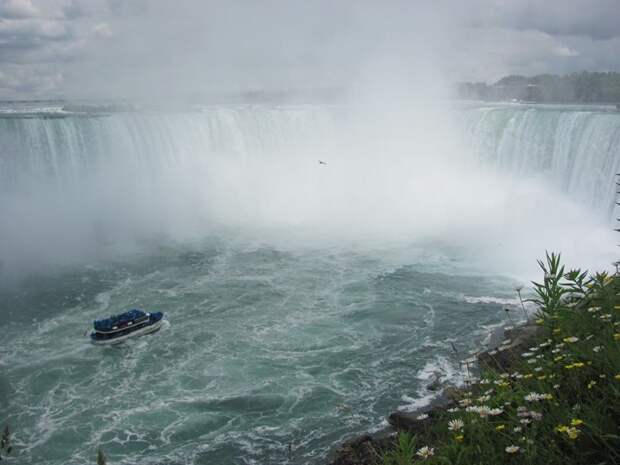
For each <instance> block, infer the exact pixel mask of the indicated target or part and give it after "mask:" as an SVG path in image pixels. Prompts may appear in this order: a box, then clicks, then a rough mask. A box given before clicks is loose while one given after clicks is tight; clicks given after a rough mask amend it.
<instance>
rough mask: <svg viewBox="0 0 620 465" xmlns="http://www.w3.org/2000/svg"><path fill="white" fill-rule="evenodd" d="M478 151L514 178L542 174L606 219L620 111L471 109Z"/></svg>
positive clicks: (617, 168) (619, 156)
mask: <svg viewBox="0 0 620 465" xmlns="http://www.w3.org/2000/svg"><path fill="white" fill-rule="evenodd" d="M465 127H466V130H467V134H468V136H469V142H470V144H471V146H472V147H473V150H474V152H475V153H477V154H478V156H479V157H480V159H481V160H482V161H483V162H484V163H486V164H490V165H493V166H496V167H498V168H499V169H500V170H503V171H505V172H508V173H510V174H511V175H513V176H520V177H529V176H542V177H544V178H545V179H546V180H549V181H550V182H552V183H553V184H554V185H555V186H557V188H558V189H560V190H561V191H563V192H565V193H567V194H568V195H570V196H571V197H573V198H574V199H576V200H577V201H578V202H579V203H583V204H585V205H586V206H587V207H589V208H590V209H592V210H593V211H596V212H599V213H600V214H601V215H603V216H605V217H606V218H611V217H612V216H613V211H614V205H615V201H616V190H617V189H616V187H617V186H616V185H615V183H614V176H615V174H616V173H620V113H618V112H612V111H603V110H600V109H574V108H570V107H568V108H566V107H565V108H557V107H551V106H549V107H528V106H515V105H512V106H507V105H506V106H497V107H484V108H476V109H469V110H467V111H466V112H465Z"/></svg>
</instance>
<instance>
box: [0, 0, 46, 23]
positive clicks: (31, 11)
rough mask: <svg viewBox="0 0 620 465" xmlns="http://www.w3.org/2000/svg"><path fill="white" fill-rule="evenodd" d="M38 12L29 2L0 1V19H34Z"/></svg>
mask: <svg viewBox="0 0 620 465" xmlns="http://www.w3.org/2000/svg"><path fill="white" fill-rule="evenodd" d="M38 15H39V10H38V8H36V7H35V6H34V5H33V4H32V1H31V0H0V19H2V18H5V19H24V18H34V17H36V16H38Z"/></svg>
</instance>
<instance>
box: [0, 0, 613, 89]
mask: <svg viewBox="0 0 620 465" xmlns="http://www.w3.org/2000/svg"><path fill="white" fill-rule="evenodd" d="M584 69H585V70H591V71H619V70H620V0H539V1H528V0H466V1H461V0H453V1H449V0H436V1H430V0H429V1H415V0H399V1H396V0H395V1H390V0H377V1H367V0H341V1H338V0H316V1H313V0H279V1H276V0H220V1H210V0H0V98H52V97H69V98H70V97H80V98H84V97H95V98H97V97H103V98H109V97H125V98H127V97H129V98H131V97H137V98H149V97H161V96H178V97H187V96H190V95H200V94H203V95H208V94H211V93H218V92H228V91H237V90H247V89H283V88H287V89H288V88H312V87H324V86H350V85H355V84H356V83H357V82H359V81H360V80H362V81H363V80H364V79H368V78H369V76H370V77H373V78H374V77H375V76H378V77H379V78H378V79H377V82H379V83H380V82H382V80H383V78H384V77H387V79H386V80H385V82H386V83H390V82H393V78H394V76H395V75H401V76H405V79H403V80H404V81H407V82H415V78H416V76H418V75H419V74H424V75H426V76H427V77H428V76H431V75H432V76H435V77H436V76H443V77H446V78H448V79H449V80H450V81H458V80H481V81H487V82H492V81H494V80H497V79H498V78H500V77H502V76H504V75H506V74H514V73H518V74H525V75H532V74H539V73H546V72H552V73H566V72H572V71H580V70H584Z"/></svg>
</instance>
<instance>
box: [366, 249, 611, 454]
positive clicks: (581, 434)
mask: <svg viewBox="0 0 620 465" xmlns="http://www.w3.org/2000/svg"><path fill="white" fill-rule="evenodd" d="M539 264H540V266H541V268H542V271H543V273H544V277H543V280H542V282H540V283H534V291H535V292H536V298H535V299H532V300H533V301H534V302H535V303H536V304H537V305H538V307H539V310H538V313H537V315H536V324H537V325H539V327H540V329H539V331H537V336H536V337H535V339H534V341H533V342H532V344H531V346H530V347H529V348H528V349H526V350H524V351H522V352H521V353H519V354H515V356H514V360H513V361H512V363H510V366H509V367H506V366H505V364H504V368H505V369H504V370H501V369H498V368H497V367H494V368H484V367H483V368H482V369H481V373H480V379H479V380H478V381H477V382H476V383H475V384H472V385H471V386H469V387H468V388H467V389H463V390H461V391H459V392H458V395H457V397H456V400H455V401H454V402H453V403H452V405H450V406H449V407H447V408H443V409H438V410H433V411H431V412H429V414H421V415H419V416H418V420H419V421H418V422H417V424H416V426H415V428H411V429H410V430H409V431H401V432H400V433H399V434H398V436H397V440H396V442H395V443H394V444H393V446H392V447H391V448H390V449H389V450H387V451H383V452H377V454H376V456H377V460H376V462H377V463H379V464H381V463H382V464H384V465H404V464H411V463H418V462H424V463H426V464H437V465H439V464H443V465H467V464H472V463H475V464H479V465H497V464H500V463H501V464H527V465H538V464H540V465H551V464H558V465H559V464H561V465H566V464H568V463H570V464H584V465H585V464H599V465H604V464H605V465H611V464H616V463H620V427H619V425H620V296H619V294H620V277H618V276H609V275H607V274H606V273H598V274H595V275H592V276H589V275H588V273H586V272H582V271H580V270H569V271H566V270H565V268H564V267H563V266H562V265H561V263H560V256H559V255H555V254H550V255H547V257H546V260H545V261H544V262H543V261H540V262H539ZM505 343H506V344H509V343H510V341H505Z"/></svg>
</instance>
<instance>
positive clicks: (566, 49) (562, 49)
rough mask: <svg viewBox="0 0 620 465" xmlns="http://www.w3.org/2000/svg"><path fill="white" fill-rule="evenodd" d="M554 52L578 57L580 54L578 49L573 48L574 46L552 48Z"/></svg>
mask: <svg viewBox="0 0 620 465" xmlns="http://www.w3.org/2000/svg"><path fill="white" fill-rule="evenodd" d="M552 52H553V54H555V55H557V56H559V57H576V56H579V52H578V51H577V50H573V49H572V48H569V47H562V46H559V47H555V48H554V49H553V50H552Z"/></svg>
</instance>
